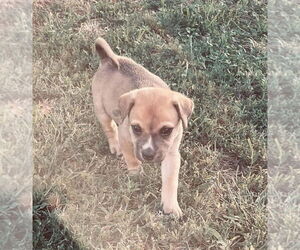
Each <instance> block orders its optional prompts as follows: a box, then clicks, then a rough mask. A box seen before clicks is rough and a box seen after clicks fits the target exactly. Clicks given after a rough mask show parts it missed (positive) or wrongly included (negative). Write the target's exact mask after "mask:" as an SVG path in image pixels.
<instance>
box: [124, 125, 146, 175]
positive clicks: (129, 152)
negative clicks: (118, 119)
mask: <svg viewBox="0 0 300 250" xmlns="http://www.w3.org/2000/svg"><path fill="white" fill-rule="evenodd" d="M129 138H130V134H129V132H128V129H126V127H125V125H124V124H121V125H120V126H119V143H120V148H121V152H122V154H123V156H124V159H125V162H126V165H127V169H128V172H129V174H136V173H138V172H139V171H140V165H141V162H140V161H139V160H138V159H137V158H136V156H135V155H134V148H133V144H132V142H131V141H130V140H129Z"/></svg>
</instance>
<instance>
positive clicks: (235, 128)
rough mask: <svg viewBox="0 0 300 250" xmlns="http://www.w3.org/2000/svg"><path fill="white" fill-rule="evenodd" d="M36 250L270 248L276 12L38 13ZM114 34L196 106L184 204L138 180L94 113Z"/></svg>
mask: <svg viewBox="0 0 300 250" xmlns="http://www.w3.org/2000/svg"><path fill="white" fill-rule="evenodd" d="M33 25H34V34H33V94H34V119H33V124H34V187H33V191H34V194H33V195H34V206H33V214H34V215H33V216H34V217H33V218H34V224H33V230H34V236H33V246H34V248H35V249H42V248H46V249H69V248H74V249H210V248H212V249H225V248H226V249H241V248H246V249H264V248H266V239H267V225H266V224H267V218H266V202H267V194H266V193H267V192H266V184H267V174H266V128H267V115H266V108H267V97H266V34H267V27H266V25H267V24H266V1H259V0H253V1H250V0H240V1H235V0H221V1H216V0H215V1H214V0H210V1H200V0H190V1H183V0H175V1H170V0H165V1H154V0H151V1H133V0H131V1H130V0H126V1H93V0H89V1H83V0H81V1H75V0H71V1H58V0H53V1H50V0H37V1H34V7H33ZM99 36H103V37H104V38H105V39H106V40H107V41H108V42H109V44H110V45H111V47H112V48H113V49H114V51H115V52H116V53H117V54H120V55H124V56H129V57H131V58H133V59H134V60H135V61H137V62H138V63H141V64H142V65H143V66H145V67H146V68H147V69H149V70H150V71H152V72H153V73H155V74H157V75H159V76H160V77H161V78H162V79H164V80H165V81H166V82H167V83H168V84H169V85H170V86H171V88H172V89H173V90H175V91H179V92H181V93H184V94H186V95H187V96H189V97H191V98H192V99H193V100H194V103H195V110H194V114H193V116H192V117H191V120H190V122H189V127H188V129H187V130H186V132H185V135H184V140H183V143H182V145H181V148H180V151H181V157H182V166H181V170H180V179H179V197H178V201H179V204H180V206H181V208H182V210H183V213H184V216H183V218H181V219H180V220H177V219H176V218H174V217H173V216H167V215H162V214H161V212H160V211H161V207H160V188H161V179H160V169H159V166H157V165H150V164H149V165H145V166H144V173H143V174H140V175H137V176H128V175H127V172H126V169H125V163H124V161H123V160H122V158H117V157H115V156H112V155H111V154H110V153H109V148H108V144H107V141H106V139H105V137H104V134H103V132H102V131H101V128H100V125H99V123H98V121H97V120H96V117H95V115H94V113H93V105H92V99H91V79H92V76H93V74H94V72H95V71H96V69H97V67H98V65H99V58H98V56H97V54H96V52H95V49H94V42H95V40H96V38H97V37H99Z"/></svg>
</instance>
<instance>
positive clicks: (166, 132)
mask: <svg viewBox="0 0 300 250" xmlns="http://www.w3.org/2000/svg"><path fill="white" fill-rule="evenodd" d="M172 131H173V128H169V127H162V128H161V129H160V131H159V133H160V135H161V136H163V137H167V136H169V135H170V134H171V133H172Z"/></svg>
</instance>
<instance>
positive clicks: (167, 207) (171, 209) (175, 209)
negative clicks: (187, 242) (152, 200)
mask: <svg viewBox="0 0 300 250" xmlns="http://www.w3.org/2000/svg"><path fill="white" fill-rule="evenodd" d="M163 211H164V213H165V214H171V213H172V214H174V215H175V216H176V217H178V218H180V217H181V216H182V211H181V209H180V207H179V205H178V202H177V201H176V202H173V203H172V204H167V203H164V204H163Z"/></svg>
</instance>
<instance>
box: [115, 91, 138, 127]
mask: <svg viewBox="0 0 300 250" xmlns="http://www.w3.org/2000/svg"><path fill="white" fill-rule="evenodd" d="M135 96H136V92H135V91H130V92H128V93H125V94H123V95H121V96H120V97H119V109H120V115H121V122H123V121H124V119H125V118H126V116H129V114H130V111H131V109H132V107H133V105H134V100H135Z"/></svg>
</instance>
